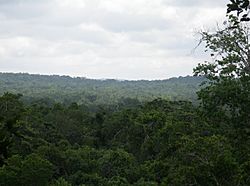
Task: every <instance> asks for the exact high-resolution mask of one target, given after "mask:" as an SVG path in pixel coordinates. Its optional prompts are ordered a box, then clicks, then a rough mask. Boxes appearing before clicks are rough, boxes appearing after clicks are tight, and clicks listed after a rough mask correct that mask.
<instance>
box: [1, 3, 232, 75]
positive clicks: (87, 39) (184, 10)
mask: <svg viewBox="0 0 250 186" xmlns="http://www.w3.org/2000/svg"><path fill="white" fill-rule="evenodd" d="M227 2H228V1H227V0H217V1H212V0H210V1H204V0H189V1H184V0H154V1H152V0H133V1H126V0H35V1H34V0H0V71H2V72H29V73H40V74H65V75H71V76H84V77H88V78H118V79H165V78H169V77H173V76H180V75H182V76H184V75H188V74H192V69H193V68H194V67H195V66H196V65H197V63H198V62H202V61H203V60H204V58H205V56H204V55H200V54H199V52H198V51H197V52H196V53H192V52H191V51H192V49H193V48H194V47H195V46H196V44H197V39H196V38H195V32H196V31H197V30H200V29H202V28H204V27H206V28H209V27H213V26H215V25H216V22H222V20H224V19H225V18H224V17H225V11H226V4H227Z"/></svg>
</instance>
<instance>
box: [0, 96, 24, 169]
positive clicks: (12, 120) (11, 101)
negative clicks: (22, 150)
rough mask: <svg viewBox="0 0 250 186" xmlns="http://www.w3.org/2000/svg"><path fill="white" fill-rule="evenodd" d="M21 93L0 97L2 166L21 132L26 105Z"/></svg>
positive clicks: (0, 161) (0, 159) (0, 152)
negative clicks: (21, 119)
mask: <svg viewBox="0 0 250 186" xmlns="http://www.w3.org/2000/svg"><path fill="white" fill-rule="evenodd" d="M20 97H21V95H15V94H11V93H5V94H4V95H3V96H1V97H0V149H1V151H0V166H1V165H3V163H4V160H5V159H7V158H8V157H9V156H10V148H11V146H12V144H13V142H14V140H15V137H22V136H21V134H20V132H19V131H20V128H21V126H19V119H20V118H21V116H22V114H23V113H24V111H25V109H24V105H23V103H22V102H21V101H20V100H19V99H20Z"/></svg>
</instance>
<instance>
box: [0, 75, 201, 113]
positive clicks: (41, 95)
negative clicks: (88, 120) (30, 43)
mask: <svg viewBox="0 0 250 186" xmlns="http://www.w3.org/2000/svg"><path fill="white" fill-rule="evenodd" d="M202 81H203V78H199V77H191V76H187V77H179V78H171V79H167V80H156V81H145V80H141V81H126V80H124V81H119V80H95V79H86V78H79V77H78V78H71V77H69V76H55V75H54V76H45V75H30V74H13V73H0V88H1V89H0V95H1V94H3V93H4V92H7V91H8V92H11V93H15V94H16V93H21V94H23V95H24V96H23V98H22V99H23V100H24V101H25V102H27V103H30V102H33V101H37V102H44V103H47V104H48V105H51V104H53V103H54V102H60V103H65V104H71V103H72V102H76V103H78V104H81V105H82V104H84V105H89V106H92V107H96V106H99V105H114V104H116V107H112V109H116V108H119V107H124V106H130V107H134V106H137V105H138V104H140V102H145V101H151V100H154V99H156V98H159V97H161V98H163V99H170V100H190V101H196V94H195V92H196V91H197V90H198V89H199V84H200V83H201V82H202ZM44 103H43V104H44Z"/></svg>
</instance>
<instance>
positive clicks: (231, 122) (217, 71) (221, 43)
mask: <svg viewBox="0 0 250 186" xmlns="http://www.w3.org/2000/svg"><path fill="white" fill-rule="evenodd" d="M237 2H239V1H237ZM240 2H243V1H240ZM248 24H249V23H248V22H244V21H241V20H240V18H239V17H237V16H233V15H228V21H227V22H226V23H225V24H224V27H223V28H222V29H218V30H217V31H215V32H202V33H201V36H202V39H201V40H202V41H204V42H205V44H206V51H208V52H210V53H211V56H212V57H213V61H212V62H205V63H203V64H199V65H198V66H197V67H196V68H195V69H194V74H195V75H198V76H205V77H206V78H207V79H208V81H207V83H206V86H205V87H203V88H202V89H201V90H200V91H199V92H198V97H199V99H200V100H201V109H202V114H203V116H204V117H205V118H208V122H209V123H210V125H211V126H212V128H213V130H214V132H215V133H219V134H221V135H224V136H227V137H228V138H229V139H231V143H232V146H233V147H234V149H235V153H236V154H237V158H238V160H240V161H244V160H246V159H247V158H248V154H249V153H250V149H249V145H250V138H249V136H250V120H249V118H250V112H249V109H250V94H249V92H250V42H249V39H250V38H249V36H250V35H249V31H250V27H249V25H248Z"/></svg>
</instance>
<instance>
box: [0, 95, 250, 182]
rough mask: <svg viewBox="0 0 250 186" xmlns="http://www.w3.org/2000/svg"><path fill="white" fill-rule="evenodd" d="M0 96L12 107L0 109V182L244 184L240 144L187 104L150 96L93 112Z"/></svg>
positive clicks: (245, 161) (246, 166)
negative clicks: (148, 99) (10, 120)
mask: <svg viewBox="0 0 250 186" xmlns="http://www.w3.org/2000/svg"><path fill="white" fill-rule="evenodd" d="M0 100H1V102H0V106H1V108H2V107H3V106H4V105H5V103H6V100H7V101H8V105H12V106H10V107H8V108H7V109H6V110H4V112H5V113H4V115H3V114H1V116H2V117H4V119H2V122H1V126H2V127H1V132H2V133H5V134H6V135H5V136H6V137H9V136H10V134H9V133H11V137H12V138H11V140H9V146H8V148H6V149H7V154H8V156H2V162H3V164H2V165H1V167H0V185H10V186H11V185H34V183H36V185H51V186H52V185H53V186H57V185H58V186H59V185H65V186H69V185H87V186H90V185H91V186H92V185H93V186H98V185H104V186H105V185H107V186H110V185H114V186H116V185H124V186H126V185H136V186H146V185H147V186H148V185H152V186H156V185H163V186H165V185H237V184H239V185H247V184H248V183H249V179H250V178H249V167H250V163H249V162H250V160H249V154H248V151H247V149H246V148H242V149H239V148H237V147H235V144H234V142H233V140H232V139H231V131H228V132H227V131H226V130H225V131H223V132H218V131H220V130H218V128H220V126H213V125H210V124H209V122H210V121H213V120H210V119H209V118H208V117H206V118H204V117H202V118H201V117H200V114H199V113H198V112H197V111H196V108H194V107H193V106H192V104H191V103H190V102H183V101H177V102H171V101H165V100H162V99H156V100H154V101H152V102H148V103H145V104H141V105H138V106H136V107H133V108H131V107H130V104H129V105H128V106H124V107H123V108H120V109H118V110H115V111H114V110H110V109H108V108H100V109H99V110H97V111H92V110H89V109H88V107H86V106H83V105H78V104H76V103H74V104H71V105H64V104H60V103H58V104H53V105H48V104H46V102H44V103H42V102H39V103H37V102H34V103H33V104H23V103H22V102H21V101H20V96H16V95H12V94H9V93H7V94H5V95H3V96H2V97H0ZM135 103H136V104H137V102H135ZM114 106H115V105H114ZM20 113H21V114H20ZM9 116H10V117H11V116H13V118H16V120H13V126H20V125H21V126H22V127H21V128H20V127H19V128H18V133H16V132H13V133H12V132H11V130H10V131H7V130H5V129H4V130H3V128H4V127H3V126H4V122H5V121H6V118H8V117H9ZM15 116H18V117H15ZM221 127H223V126H221ZM18 136H22V137H21V138H19V137H18ZM238 140H240V138H239V139H238ZM2 141H3V140H2V139H1V142H2ZM238 142H239V141H238ZM241 143H242V144H244V143H245V141H241ZM1 150H2V149H1ZM1 152H2V151H1ZM239 154H245V155H248V159H247V156H244V158H241V157H239V156H238V155H239Z"/></svg>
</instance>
